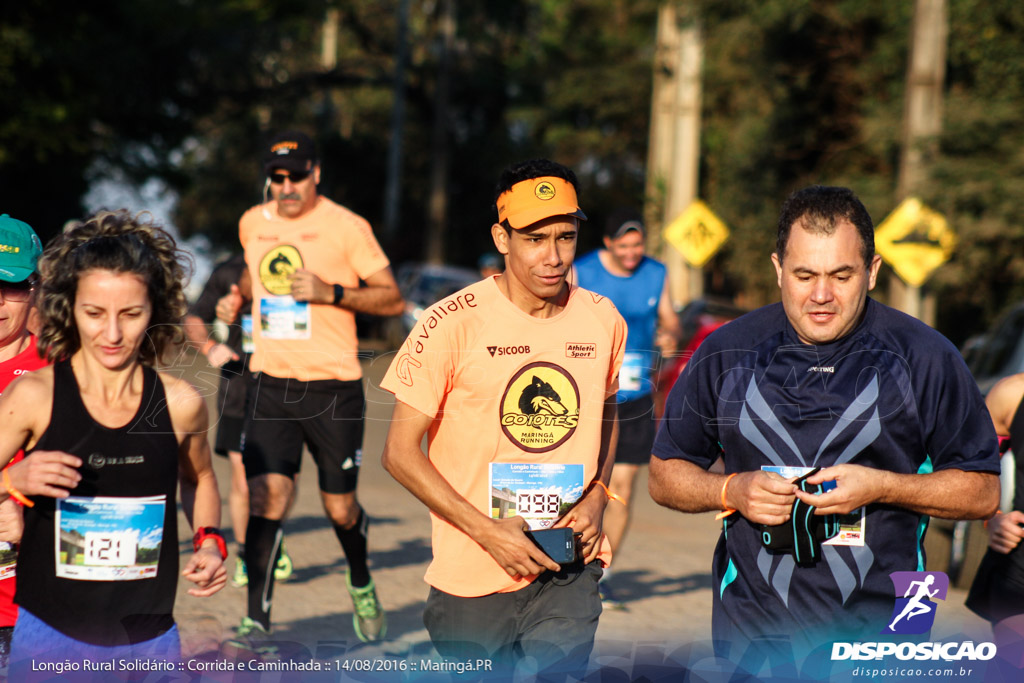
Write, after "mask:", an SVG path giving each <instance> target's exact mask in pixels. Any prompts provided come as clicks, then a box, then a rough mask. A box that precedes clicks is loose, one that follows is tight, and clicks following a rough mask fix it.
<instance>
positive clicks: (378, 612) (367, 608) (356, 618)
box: [345, 571, 388, 643]
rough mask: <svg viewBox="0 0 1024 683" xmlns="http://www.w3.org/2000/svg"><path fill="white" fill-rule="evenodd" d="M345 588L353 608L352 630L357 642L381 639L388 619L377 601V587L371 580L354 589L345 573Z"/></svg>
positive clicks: (385, 631)
mask: <svg viewBox="0 0 1024 683" xmlns="http://www.w3.org/2000/svg"><path fill="white" fill-rule="evenodd" d="M345 587H346V588H348V594H349V595H351V596H352V606H353V607H354V608H355V612H354V613H353V614H352V628H353V629H355V632H356V635H357V636H359V640H361V641H363V642H364V643H369V642H372V641H374V640H380V639H382V638H383V637H384V635H385V634H386V633H387V630H388V618H387V615H386V614H385V613H384V608H383V607H382V606H381V604H380V600H378V599H377V587H376V586H375V585H374V583H373V579H370V583H368V584H367V585H365V586H363V587H362V588H354V587H353V586H352V580H351V578H350V576H349V573H348V572H347V571H346V572H345Z"/></svg>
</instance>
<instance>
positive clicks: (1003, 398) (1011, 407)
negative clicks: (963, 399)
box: [985, 373, 1024, 436]
mask: <svg viewBox="0 0 1024 683" xmlns="http://www.w3.org/2000/svg"><path fill="white" fill-rule="evenodd" d="M1021 399H1024V373H1018V374H1016V375H1010V376H1009V377H1004V378H1003V379H1001V380H999V381H998V382H996V384H995V386H993V387H992V389H991V390H990V391H989V392H988V395H987V396H986V397H985V406H986V407H987V408H988V412H989V415H990V416H991V417H992V426H993V427H994V428H995V430H996V434H998V435H999V436H1010V426H1011V425H1012V424H1013V415H1014V413H1016V412H1017V408H1018V406H1020V402H1021Z"/></svg>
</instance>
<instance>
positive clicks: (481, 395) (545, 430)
mask: <svg viewBox="0 0 1024 683" xmlns="http://www.w3.org/2000/svg"><path fill="white" fill-rule="evenodd" d="M625 343H626V323H625V321H624V320H623V319H622V316H621V315H619V312H618V311H617V310H616V309H615V306H614V305H613V304H612V303H611V301H610V300H608V299H606V298H604V297H602V296H600V295H598V294H594V293H592V292H589V291H587V290H583V289H579V288H578V287H573V288H572V291H571V292H570V296H569V302H568V304H567V305H566V307H565V309H564V310H563V311H562V312H561V313H559V314H558V315H556V316H554V317H552V318H546V319H540V318H534V317H531V316H530V315H528V314H527V313H525V312H524V311H522V310H520V309H519V308H517V307H516V306H515V305H514V304H513V303H512V302H511V301H509V300H508V299H507V298H506V297H505V295H504V294H502V292H501V291H500V290H499V289H498V286H497V284H496V283H495V281H494V279H493V278H487V279H485V280H482V281H481V282H478V283H476V284H473V285H470V286H469V287H467V288H465V289H463V290H462V291H460V292H457V293H455V294H453V295H451V296H450V297H448V298H447V299H444V300H442V301H441V302H439V303H437V304H434V305H433V306H431V307H430V308H428V309H427V310H425V311H424V312H423V314H422V315H421V316H420V319H419V321H418V322H417V324H416V327H415V328H413V331H412V332H411V333H410V334H409V337H408V338H407V339H406V341H405V343H404V344H403V345H402V347H401V348H400V349H399V350H398V354H397V356H396V357H395V360H394V361H393V362H392V364H391V367H390V368H389V369H388V372H387V374H386V375H385V377H384V380H383V382H381V386H382V387H383V388H384V389H386V390H388V391H390V392H392V393H393V394H395V397H396V398H397V399H398V400H400V401H402V402H403V403H406V404H408V405H409V406H411V407H413V408H415V409H416V410H418V411H419V412H421V413H424V414H425V415H432V416H435V419H434V422H433V424H432V425H431V427H430V429H429V431H428V434H427V442H428V445H427V453H428V457H429V458H430V462H431V463H432V464H433V466H434V467H435V468H437V471H438V472H439V473H440V474H441V476H442V477H444V478H445V480H446V481H447V482H448V483H449V484H451V486H452V487H453V488H454V489H455V490H456V491H457V492H458V493H459V494H460V495H462V496H463V497H464V498H466V500H468V501H469V502H470V503H471V504H472V505H474V506H475V507H476V508H477V509H478V510H479V511H480V512H482V513H483V514H485V515H488V516H489V517H492V518H494V517H499V516H500V517H502V518H504V517H510V516H514V515H515V514H517V513H518V514H521V515H523V516H524V517H525V518H527V519H528V521H530V523H531V527H533V528H541V527H545V526H550V524H551V523H552V521H553V517H554V516H557V514H558V513H560V512H564V510H565V508H566V506H567V505H568V504H571V502H573V501H574V500H576V499H578V498H579V496H580V495H581V494H582V492H583V490H584V489H585V488H586V487H587V486H588V485H589V484H590V482H591V481H593V480H594V478H595V477H596V476H597V464H598V463H597V459H598V455H599V453H600V448H601V427H602V417H603V411H604V400H605V398H606V397H608V396H614V395H615V392H616V390H617V389H618V372H619V366H620V365H621V364H622V355H623V349H624V348H625ZM545 511H547V512H548V513H554V514H548V515H547V516H546V517H545ZM431 524H432V530H433V531H432V544H433V551H434V553H433V554H434V559H433V562H431V564H430V566H429V567H428V568H427V574H426V577H425V579H426V581H427V583H429V584H430V585H431V586H434V587H435V588H437V589H438V590H442V591H444V592H445V593H449V594H452V595H458V596H463V597H477V596H481V595H489V594H491V593H497V592H509V591H515V590H519V589H520V588H523V587H525V586H526V585H528V584H529V583H530V582H531V581H532V580H533V579H534V578H536V577H533V576H530V577H525V578H523V579H518V580H513V579H512V578H510V577H509V575H508V574H507V573H505V571H504V570H503V569H502V568H501V566H500V565H499V564H498V563H497V562H495V560H494V558H492V557H491V556H490V555H489V554H488V553H487V551H485V550H484V549H483V548H481V547H480V545H478V544H477V543H476V541H474V540H473V539H472V538H470V537H469V536H467V535H466V534H464V533H463V532H462V531H460V530H459V529H457V528H456V527H455V526H453V525H452V524H449V523H448V522H447V521H445V520H443V519H441V518H440V517H438V516H436V515H434V514H433V513H431ZM599 559H600V560H601V561H602V562H603V563H604V564H605V565H607V564H608V561H609V560H610V559H611V550H610V547H609V545H608V542H607V539H603V540H602V550H601V554H600V556H599Z"/></svg>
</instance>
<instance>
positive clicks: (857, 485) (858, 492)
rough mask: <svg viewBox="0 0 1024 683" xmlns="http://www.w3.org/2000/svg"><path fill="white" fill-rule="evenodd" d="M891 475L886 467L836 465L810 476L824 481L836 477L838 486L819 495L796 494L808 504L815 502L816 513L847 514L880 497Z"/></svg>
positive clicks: (811, 479)
mask: <svg viewBox="0 0 1024 683" xmlns="http://www.w3.org/2000/svg"><path fill="white" fill-rule="evenodd" d="M888 474H889V473H888V472H886V471H885V470H879V469H875V468H873V467H864V466H863V465H851V464H849V463H846V464H844V465H833V466H832V467H825V468H822V470H821V471H820V472H818V473H817V474H815V475H813V476H810V477H807V483H808V484H821V483H824V482H826V481H832V480H835V482H836V487H835V488H834V489H832V490H831V491H828V492H827V493H820V494H817V495H816V494H813V493H806V492H804V491H797V492H796V495H797V497H799V498H800V500H802V501H803V502H805V503H807V504H808V505H813V506H814V507H815V511H814V514H816V515H845V514H846V513H848V512H853V511H854V510H856V509H857V508H860V507H863V506H865V505H867V504H868V503H874V502H875V501H876V500H878V497H879V495H880V491H881V490H882V488H883V486H884V478H885V477H886V476H887V475H888Z"/></svg>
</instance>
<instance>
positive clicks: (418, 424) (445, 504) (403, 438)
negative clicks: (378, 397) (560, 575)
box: [381, 400, 559, 578]
mask: <svg viewBox="0 0 1024 683" xmlns="http://www.w3.org/2000/svg"><path fill="white" fill-rule="evenodd" d="M433 421H434V418H433V417H431V416H429V415H425V414H423V413H421V412H420V411H418V410H416V409H415V408H413V407H412V406H410V405H408V404H407V403H404V402H402V401H401V400H398V401H396V402H395V411H394V413H393V414H392V416H391V426H390V428H389V429H388V436H387V441H386V443H385V444H384V453H383V455H382V456H381V464H382V465H383V466H384V469H386V470H387V471H388V473H389V474H390V475H391V476H392V477H394V478H395V480H396V481H397V482H398V483H399V484H401V485H402V486H404V487H405V488H406V489H408V490H409V492H410V493H412V494H413V495H414V496H416V497H417V498H418V499H419V500H420V501H421V502H422V503H423V504H424V505H426V506H427V507H428V508H430V510H431V512H433V513H434V514H436V515H438V516H439V517H441V518H442V519H445V520H447V521H448V522H450V523H451V524H452V525H454V526H455V527H456V528H458V529H459V530H461V531H462V532H463V533H465V534H466V535H467V536H469V537H470V538H472V539H473V540H474V541H476V542H477V543H479V544H480V546H481V547H482V548H483V549H484V550H486V551H487V552H488V553H489V554H490V555H491V557H493V558H494V559H495V561H496V562H497V563H498V564H499V565H501V567H502V568H503V569H504V570H505V571H506V572H507V573H508V574H509V576H511V577H513V578H518V577H520V576H530V575H533V574H539V573H540V572H542V571H544V569H550V570H552V571H558V569H559V565H558V564H557V563H555V562H554V561H553V560H552V559H551V558H550V557H548V556H547V555H546V554H544V552H543V551H542V550H541V549H540V548H538V547H537V546H536V545H534V544H533V542H532V541H530V539H529V538H527V537H526V535H525V534H524V533H523V528H524V527H525V521H524V520H523V519H522V517H518V516H517V517H513V518H511V519H501V520H495V519H491V518H490V517H488V516H486V515H485V514H483V513H482V512H480V511H479V510H477V509H476V508H475V507H473V505H472V504H470V502H469V501H468V500H466V499H465V498H464V497H463V496H461V495H460V494H459V493H458V492H457V491H456V490H455V489H454V488H452V486H451V484H449V483H448V481H447V480H446V479H445V478H444V477H442V476H441V473H440V472H438V471H437V468H435V467H434V465H433V463H431V462H430V460H429V459H428V457H427V455H426V453H424V452H423V449H422V448H421V447H420V444H421V443H422V442H423V437H424V435H425V434H426V433H427V430H428V429H429V428H430V425H431V424H432V423H433Z"/></svg>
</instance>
